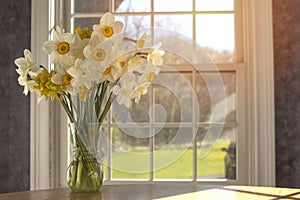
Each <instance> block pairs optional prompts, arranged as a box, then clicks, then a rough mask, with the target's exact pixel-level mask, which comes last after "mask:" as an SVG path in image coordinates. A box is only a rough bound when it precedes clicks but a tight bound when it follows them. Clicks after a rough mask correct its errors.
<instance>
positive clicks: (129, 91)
mask: <svg viewBox="0 0 300 200" xmlns="http://www.w3.org/2000/svg"><path fill="white" fill-rule="evenodd" d="M135 85H136V82H135V76H134V74H132V73H126V74H124V76H122V77H121V79H120V82H119V84H117V85H115V86H114V87H113V93H114V94H115V95H116V96H117V102H118V104H120V105H124V106H126V107H127V108H129V107H130V105H131V99H132V95H133V92H134V88H135Z"/></svg>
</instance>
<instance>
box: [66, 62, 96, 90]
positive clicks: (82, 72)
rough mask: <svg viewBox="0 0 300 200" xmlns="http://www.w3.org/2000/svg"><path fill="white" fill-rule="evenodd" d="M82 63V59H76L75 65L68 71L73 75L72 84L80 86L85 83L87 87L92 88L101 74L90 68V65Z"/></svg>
mask: <svg viewBox="0 0 300 200" xmlns="http://www.w3.org/2000/svg"><path fill="white" fill-rule="evenodd" d="M82 63H83V60H82V59H80V58H78V59H76V61H75V64H74V66H72V67H70V68H69V69H68V70H67V72H68V74H70V75H71V76H72V77H73V78H72V80H71V85H72V86H74V87H78V86H80V85H82V84H83V85H85V86H86V88H87V89H90V88H91V87H92V83H93V81H97V80H98V79H99V77H100V76H99V73H98V72H97V71H93V70H90V69H88V68H87V67H88V66H87V65H82Z"/></svg>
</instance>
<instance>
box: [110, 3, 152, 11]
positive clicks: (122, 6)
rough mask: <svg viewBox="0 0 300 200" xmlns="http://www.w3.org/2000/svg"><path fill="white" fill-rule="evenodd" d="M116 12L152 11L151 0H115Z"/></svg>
mask: <svg viewBox="0 0 300 200" xmlns="http://www.w3.org/2000/svg"><path fill="white" fill-rule="evenodd" d="M114 6H115V12H131V13H132V12H150V8H151V6H150V0H115V5H114Z"/></svg>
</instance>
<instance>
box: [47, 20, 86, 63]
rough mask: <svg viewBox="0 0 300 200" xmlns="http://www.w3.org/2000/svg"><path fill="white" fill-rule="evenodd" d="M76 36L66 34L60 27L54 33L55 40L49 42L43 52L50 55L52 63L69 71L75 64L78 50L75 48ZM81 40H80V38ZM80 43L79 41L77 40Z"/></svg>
mask: <svg viewBox="0 0 300 200" xmlns="http://www.w3.org/2000/svg"><path fill="white" fill-rule="evenodd" d="M76 37H79V36H78V35H76V34H71V33H65V32H64V30H63V29H61V28H60V27H59V26H57V27H56V30H54V31H53V40H50V41H47V42H45V43H44V45H43V50H44V51H45V52H46V53H48V54H50V62H51V63H53V64H56V65H58V66H60V67H61V68H65V69H68V68H69V67H70V66H72V65H73V64H74V61H75V57H74V55H76V54H77V53H78V52H77V51H78V48H74V47H75V41H76V40H77V39H76ZM79 39H80V38H79ZM77 41H79V40H77Z"/></svg>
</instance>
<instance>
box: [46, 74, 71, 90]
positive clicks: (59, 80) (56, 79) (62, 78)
mask: <svg viewBox="0 0 300 200" xmlns="http://www.w3.org/2000/svg"><path fill="white" fill-rule="evenodd" d="M72 79H73V77H72V76H71V75H70V74H68V73H56V74H54V76H53V77H52V78H51V81H52V82H53V83H55V84H59V85H64V86H65V87H66V89H67V92H69V93H70V94H72V95H73V94H74V91H73V86H72V85H71V81H72Z"/></svg>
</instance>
